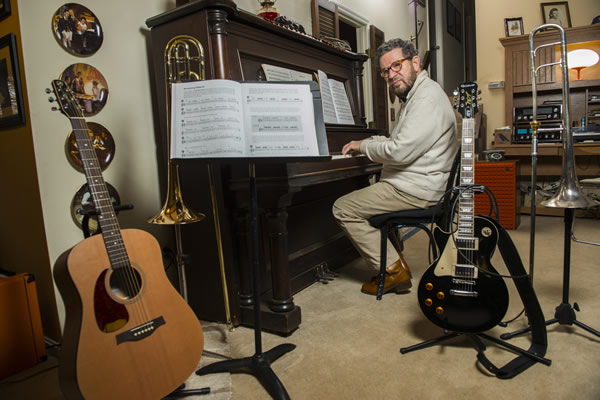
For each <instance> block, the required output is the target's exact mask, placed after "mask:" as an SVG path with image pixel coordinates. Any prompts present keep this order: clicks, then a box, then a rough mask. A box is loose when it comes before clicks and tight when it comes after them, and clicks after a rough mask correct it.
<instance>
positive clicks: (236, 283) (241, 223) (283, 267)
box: [146, 0, 381, 335]
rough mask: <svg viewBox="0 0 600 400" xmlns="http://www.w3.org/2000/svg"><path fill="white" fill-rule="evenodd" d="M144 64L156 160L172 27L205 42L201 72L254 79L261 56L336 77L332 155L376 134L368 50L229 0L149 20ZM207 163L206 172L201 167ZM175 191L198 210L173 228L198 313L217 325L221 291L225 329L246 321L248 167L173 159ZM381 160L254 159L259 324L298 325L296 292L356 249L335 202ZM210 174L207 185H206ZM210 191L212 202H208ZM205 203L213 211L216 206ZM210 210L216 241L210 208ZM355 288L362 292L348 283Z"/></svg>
mask: <svg viewBox="0 0 600 400" xmlns="http://www.w3.org/2000/svg"><path fill="white" fill-rule="evenodd" d="M146 25H147V26H148V27H149V28H150V29H151V31H150V32H151V33H150V39H151V48H152V51H151V53H152V56H151V57H152V58H151V66H150V67H151V69H152V70H153V75H154V86H155V87H154V95H155V99H154V102H155V107H156V110H157V113H158V123H159V125H160V132H159V133H158V134H157V143H158V146H157V148H158V155H157V157H158V159H159V165H161V168H162V166H165V168H166V165H167V162H168V160H167V151H168V146H167V139H168V135H169V131H168V129H167V116H166V99H167V93H166V86H167V85H166V83H165V79H166V78H165V75H166V73H165V61H164V53H165V47H166V45H167V43H168V42H169V40H171V39H172V38H173V37H175V36H178V35H189V36H192V37H194V38H196V39H197V40H198V41H199V42H200V43H201V45H202V47H203V48H204V56H205V67H206V72H205V79H233V80H247V81H255V80H263V79H264V74H263V70H262V67H261V66H262V64H269V65H274V66H278V67H283V68H288V69H292V70H295V71H300V72H304V73H308V74H311V75H312V74H314V73H315V72H317V70H321V71H324V72H325V73H326V74H327V75H328V77H329V78H332V79H336V80H338V81H341V82H343V83H344V85H345V87H346V92H347V93H348V97H349V100H350V105H351V108H352V112H353V117H354V124H353V125H333V124H327V125H326V133H327V141H328V145H329V151H330V153H331V154H336V153H338V154H339V153H340V151H341V148H342V146H343V145H344V144H345V143H347V142H348V141H350V140H356V139H362V138H365V137H368V136H371V135H373V134H381V132H380V131H378V130H376V129H369V128H367V123H366V118H365V108H364V100H363V98H364V96H363V84H362V82H363V64H364V62H365V61H366V60H367V59H368V57H367V56H366V55H365V54H357V53H352V52H349V51H345V50H339V49H338V48H336V47H334V46H332V45H331V44H328V43H327V42H324V41H322V40H319V39H316V38H314V37H312V36H310V35H307V34H304V33H301V32H299V31H297V30H293V29H289V28H288V27H286V26H283V25H280V24H277V23H274V22H270V21H267V20H264V19H262V18H260V17H257V16H256V15H253V14H250V13H248V12H245V11H243V10H240V9H238V8H237V6H236V4H235V3H234V2H233V1H232V0H196V1H193V2H190V3H187V4H185V5H183V6H180V7H176V8H174V9H172V10H170V11H168V12H165V13H163V14H160V15H157V16H154V17H151V18H149V19H148V20H147V21H146ZM209 169H210V171H211V173H209ZM179 170H180V181H181V190H182V194H183V196H182V197H183V198H184V199H185V203H186V205H187V206H188V207H190V208H192V209H194V210H196V211H198V212H201V213H204V214H206V215H207V218H205V219H204V220H202V221H200V222H197V223H193V224H184V225H182V226H181V238H182V239H181V243H182V249H183V253H185V254H186V255H187V256H188V257H186V259H187V262H186V276H187V279H186V280H187V293H188V302H189V304H190V306H191V307H192V309H193V310H194V311H195V312H196V314H197V316H198V317H199V318H200V319H202V320H208V321H219V322H225V320H226V316H227V313H226V312H225V303H226V302H225V297H224V292H225V291H224V290H223V286H222V279H221V263H220V261H219V253H218V245H217V244H218V241H220V242H221V246H222V249H223V260H224V262H223V266H224V274H225V277H226V279H225V280H226V287H227V293H228V302H227V303H229V315H230V318H231V321H230V322H231V323H232V324H233V325H234V326H237V325H240V324H243V325H249V326H252V324H253V312H252V310H253V308H252V307H253V304H252V283H251V279H250V269H251V265H250V257H249V254H248V253H249V250H248V248H249V246H248V243H249V237H248V236H249V235H248V232H249V222H248V212H247V210H248V202H249V193H248V184H249V178H248V176H249V173H248V166H247V165H240V164H236V163H234V162H232V163H230V164H228V163H223V162H219V163H218V164H214V165H211V166H208V165H206V164H205V163H200V162H199V163H197V164H195V163H193V162H192V163H184V164H181V165H179ZM379 171H380V165H379V164H377V163H374V162H371V161H370V160H368V159H367V158H366V157H353V158H344V157H341V158H337V157H334V158H333V159H331V160H327V161H320V162H303V163H300V162H294V163H285V162H280V163H269V164H257V165H256V170H255V176H256V189H257V196H258V208H259V236H260V238H261V248H260V260H261V263H260V264H261V274H260V277H258V279H260V280H261V281H260V283H261V285H260V286H261V287H262V288H263V289H262V291H263V293H261V298H262V303H261V304H260V305H258V306H259V307H260V309H261V325H262V327H263V329H265V330H269V331H272V332H276V333H279V334H283V335H288V334H290V333H291V332H293V331H294V330H295V329H296V328H298V326H299V325H300V323H301V319H302V318H301V305H299V304H295V303H294V300H293V295H294V294H296V293H297V292H299V291H300V290H302V289H304V288H306V287H307V286H309V285H311V284H312V283H314V282H316V281H318V280H319V276H320V274H321V273H322V272H323V271H327V270H328V269H329V270H332V271H335V269H336V268H339V267H340V266H342V265H344V264H346V263H347V262H349V261H351V260H352V259H354V258H356V257H357V256H358V253H357V252H356V251H355V249H354V248H353V246H352V244H351V243H350V241H349V240H348V239H347V238H346V237H345V235H344V233H343V232H342V231H341V230H340V228H339V227H338V226H337V224H336V223H335V220H334V218H333V216H332V213H331V206H332V205H333V202H334V201H335V200H336V199H337V198H338V197H340V196H341V195H343V194H346V193H348V192H351V191H353V190H355V189H359V188H361V187H364V186H366V185H368V184H369V182H370V179H372V177H373V176H375V175H377V174H378V173H379ZM211 182H212V185H211ZM211 187H213V190H214V191H213V193H214V195H215V196H216V199H217V201H216V202H215V203H216V204H213V202H212V199H211V197H212V196H211ZM213 206H214V207H215V210H216V211H217V212H216V213H213V211H212V210H213ZM215 214H216V215H218V220H219V226H220V235H219V237H217V235H216V233H215V232H216V229H215V223H214V219H213V215H215ZM356 290H359V288H358V287H357V288H356Z"/></svg>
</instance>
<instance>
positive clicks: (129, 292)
mask: <svg viewBox="0 0 600 400" xmlns="http://www.w3.org/2000/svg"><path fill="white" fill-rule="evenodd" d="M109 285H110V290H111V292H112V295H113V296H114V297H116V298H117V299H118V300H120V301H125V302H129V300H131V299H133V298H134V297H135V296H137V295H138V293H139V292H140V290H141V287H142V277H141V276H140V273H139V272H138V270H137V269H135V268H133V267H122V268H119V269H116V270H114V271H113V273H112V274H111V275H110V278H109Z"/></svg>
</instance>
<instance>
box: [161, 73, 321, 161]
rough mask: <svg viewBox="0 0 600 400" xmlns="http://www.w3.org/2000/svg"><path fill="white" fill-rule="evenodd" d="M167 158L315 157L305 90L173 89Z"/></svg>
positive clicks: (216, 85) (211, 84)
mask: <svg viewBox="0 0 600 400" xmlns="http://www.w3.org/2000/svg"><path fill="white" fill-rule="evenodd" d="M171 99H172V100H171V101H172V103H171V104H172V107H171V109H172V116H171V117H172V118H171V132H172V135H171V158H202V157H242V156H245V157H256V156H260V157H288V156H315V155H319V149H318V144H317V137H316V129H315V118H314V111H313V99H312V93H311V91H310V88H309V86H308V85H302V84H284V83H281V84H278V83H257V82H248V83H243V82H242V83H240V82H235V81H229V80H208V81H193V82H185V83H177V84H173V85H172V96H171Z"/></svg>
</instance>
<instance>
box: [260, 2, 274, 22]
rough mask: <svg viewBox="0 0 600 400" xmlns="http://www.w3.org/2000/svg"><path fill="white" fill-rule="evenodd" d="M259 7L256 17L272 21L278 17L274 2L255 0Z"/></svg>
mask: <svg viewBox="0 0 600 400" xmlns="http://www.w3.org/2000/svg"><path fill="white" fill-rule="evenodd" d="M257 1H258V3H259V4H260V5H261V7H262V8H261V9H260V10H258V11H257V12H256V15H258V16H260V17H263V18H264V19H266V20H269V21H273V20H274V19H275V18H277V17H278V16H279V10H277V9H276V8H275V7H274V5H275V1H276V0H257Z"/></svg>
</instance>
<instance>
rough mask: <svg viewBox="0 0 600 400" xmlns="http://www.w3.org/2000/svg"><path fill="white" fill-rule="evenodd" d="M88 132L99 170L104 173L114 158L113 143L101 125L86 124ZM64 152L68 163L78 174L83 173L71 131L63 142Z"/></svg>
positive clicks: (110, 136)
mask: <svg viewBox="0 0 600 400" xmlns="http://www.w3.org/2000/svg"><path fill="white" fill-rule="evenodd" d="M87 126H88V132H89V134H90V139H91V140H92V143H93V144H94V150H96V156H97V157H98V162H99V163H100V169H101V170H102V171H104V170H105V169H106V168H107V167H108V166H109V165H110V163H111V162H112V160H113V158H114V156H115V141H114V140H113V137H112V135H111V134H110V132H109V131H108V130H107V129H106V128H105V127H104V126H102V125H100V124H97V123H95V122H88V123H87ZM65 151H66V153H67V159H68V160H69V163H70V164H71V165H72V166H73V168H75V169H76V170H77V171H79V172H83V163H82V161H81V157H80V156H79V148H78V146H77V141H76V140H75V134H74V132H73V131H71V133H69V135H68V136H67V140H66V142H65Z"/></svg>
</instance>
